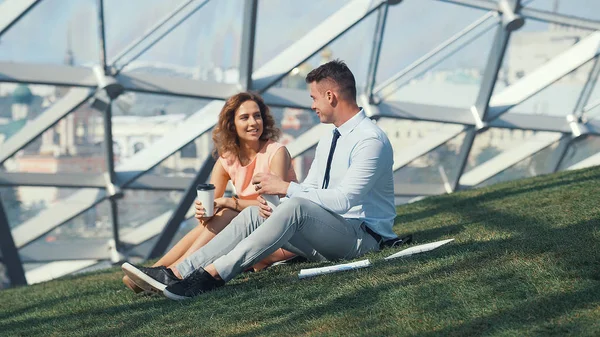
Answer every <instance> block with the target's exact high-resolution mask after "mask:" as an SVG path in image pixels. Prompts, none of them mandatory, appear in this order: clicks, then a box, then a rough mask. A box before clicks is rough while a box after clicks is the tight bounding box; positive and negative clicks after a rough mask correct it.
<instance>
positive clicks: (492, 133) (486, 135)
mask: <svg viewBox="0 0 600 337" xmlns="http://www.w3.org/2000/svg"><path fill="white" fill-rule="evenodd" d="M554 135H555V133H552V132H540V131H534V130H520V129H501V128H489V129H487V130H486V131H484V132H482V133H478V134H477V136H476V137H475V140H474V141H473V146H472V147H471V151H470V152H469V157H468V159H467V163H466V165H465V170H464V172H465V173H468V172H470V171H471V170H472V169H474V168H476V167H477V166H478V165H481V164H483V163H486V162H487V161H489V160H491V159H493V158H495V157H496V156H498V155H500V154H502V153H504V152H505V151H510V150H513V149H519V148H520V147H522V146H523V145H524V144H525V143H528V142H532V144H540V145H541V144H546V143H548V142H549V143H548V146H549V145H551V144H553V141H552V139H554V138H553V136H554Z"/></svg>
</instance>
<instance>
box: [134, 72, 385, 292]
mask: <svg viewBox="0 0 600 337" xmlns="http://www.w3.org/2000/svg"><path fill="white" fill-rule="evenodd" d="M306 82H307V83H308V84H309V86H310V96H311V98H312V100H313V103H312V106H311V108H312V109H313V110H314V111H315V112H316V113H317V116H319V119H320V120H321V122H322V123H326V124H333V125H334V126H335V129H334V130H332V133H331V134H328V135H327V136H325V137H323V138H322V139H321V140H320V141H319V143H318V145H317V150H316V153H315V159H314V161H313V163H312V165H311V167H310V170H309V172H308V175H307V177H306V179H305V181H304V182H303V183H302V184H297V183H294V182H291V183H287V182H284V181H283V180H281V179H279V178H278V177H277V176H275V175H272V174H258V175H256V176H255V177H254V178H253V183H254V184H255V188H256V190H257V191H258V192H259V193H260V194H278V195H286V196H288V197H289V200H287V201H286V202H284V203H282V204H281V205H279V206H278V207H277V208H276V209H275V210H272V209H270V208H269V206H268V205H267V203H266V202H264V199H262V198H259V200H260V206H259V207H249V208H246V209H244V211H242V212H241V213H240V214H239V215H238V216H237V217H236V218H235V219H233V220H232V222H231V223H230V224H229V225H228V226H227V227H226V228H225V229H224V230H223V231H222V232H220V233H219V234H218V235H217V236H216V237H215V238H214V239H213V240H211V241H210V242H209V243H208V244H207V245H205V246H204V247H202V248H201V249H200V250H198V251H197V252H196V253H194V254H192V255H191V256H190V257H188V258H187V259H186V260H185V261H183V262H182V263H181V264H179V265H177V267H176V268H175V269H174V270H173V271H171V270H169V269H166V268H164V267H157V268H144V267H134V266H132V265H129V264H126V265H124V267H123V269H124V270H125V272H126V273H127V274H128V275H129V276H130V277H131V278H132V279H133V280H134V281H135V282H136V283H142V284H143V285H144V286H146V287H147V286H148V285H150V286H151V287H152V288H154V289H156V290H157V291H161V290H163V294H164V295H165V296H167V297H168V298H171V299H174V300H182V299H186V298H190V297H193V296H196V295H198V294H200V293H203V292H206V291H210V290H212V289H214V288H217V287H219V286H222V285H223V284H225V282H227V281H229V280H231V279H232V278H234V277H235V276H236V275H238V274H239V273H241V272H242V271H244V270H245V269H246V268H248V267H250V266H252V265H253V264H255V263H256V262H257V261H260V260H261V259H263V258H264V257H266V256H268V255H269V254H271V253H272V252H274V251H275V250H277V249H279V248H282V247H283V248H285V249H288V250H290V251H292V252H294V253H296V254H298V255H301V256H304V257H306V258H308V259H309V260H317V261H323V260H338V259H352V258H355V257H358V256H360V255H363V254H364V253H367V252H369V251H375V250H378V249H379V247H380V244H381V243H382V242H383V241H386V240H389V239H393V238H395V237H396V235H395V234H394V232H393V231H392V225H393V221H394V218H395V216H396V211H395V208H394V181H393V175H392V164H393V155H392V154H393V153H392V147H391V145H390V142H389V140H388V138H387V136H386V135H385V133H384V132H383V131H382V130H381V129H380V128H379V127H378V126H377V125H375V124H374V123H373V122H372V121H371V120H370V119H369V118H367V117H366V116H365V113H364V111H363V110H362V109H361V108H360V107H358V105H357V103H356V83H355V80H354V75H353V74H352V72H351V71H350V69H348V67H347V66H346V64H345V63H344V62H342V61H331V62H329V63H326V64H323V65H321V66H320V67H318V68H316V69H314V70H313V71H311V72H310V73H309V74H308V75H307V77H306ZM180 278H183V280H180ZM143 288H144V287H143Z"/></svg>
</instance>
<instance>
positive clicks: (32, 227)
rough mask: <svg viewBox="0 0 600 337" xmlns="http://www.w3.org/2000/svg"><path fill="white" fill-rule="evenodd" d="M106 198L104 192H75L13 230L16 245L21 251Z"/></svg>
mask: <svg viewBox="0 0 600 337" xmlns="http://www.w3.org/2000/svg"><path fill="white" fill-rule="evenodd" d="M104 197H105V193H104V191H98V190H87V189H86V190H79V191H77V192H75V193H74V194H72V195H71V196H69V197H67V198H65V199H63V200H61V201H60V202H57V203H55V204H53V205H51V206H50V207H49V208H46V209H45V210H43V211H41V212H40V213H38V214H37V215H36V216H34V217H32V218H31V219H29V220H27V221H25V222H23V223H22V224H21V225H19V226H17V227H16V228H13V230H12V233H13V239H14V240H15V245H16V246H17V248H19V249H20V248H23V247H24V246H26V245H28V244H30V243H32V242H33V241H35V240H36V239H39V238H40V237H42V236H44V235H45V234H47V233H49V232H50V231H52V230H53V229H54V228H56V227H58V226H59V225H61V224H63V223H65V222H67V221H69V220H72V219H73V218H75V217H76V216H78V215H80V214H82V213H83V212H85V211H86V210H88V209H90V208H92V207H94V206H95V205H97V204H99V203H100V202H102V200H104Z"/></svg>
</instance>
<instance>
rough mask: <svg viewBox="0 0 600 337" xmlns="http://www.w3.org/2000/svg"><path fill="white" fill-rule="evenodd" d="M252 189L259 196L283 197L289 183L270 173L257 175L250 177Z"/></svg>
mask: <svg viewBox="0 0 600 337" xmlns="http://www.w3.org/2000/svg"><path fill="white" fill-rule="evenodd" d="M252 184H254V189H255V190H256V192H258V193H259V194H274V195H280V196H281V195H285V194H286V193H287V189H288V186H289V185H290V183H288V182H285V181H283V180H282V179H281V178H279V177H278V176H276V175H274V174H270V173H258V174H256V175H255V176H254V177H252Z"/></svg>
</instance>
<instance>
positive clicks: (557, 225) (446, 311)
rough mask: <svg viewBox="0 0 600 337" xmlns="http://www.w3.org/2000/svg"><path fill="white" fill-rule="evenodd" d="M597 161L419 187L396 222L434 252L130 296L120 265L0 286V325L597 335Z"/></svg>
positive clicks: (25, 331)
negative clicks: (475, 183) (486, 181)
mask: <svg viewBox="0 0 600 337" xmlns="http://www.w3.org/2000/svg"><path fill="white" fill-rule="evenodd" d="M599 178H600V169H598V168H593V169H587V170H582V171H575V172H567V173H560V174H558V175H549V176H543V177H538V178H533V179H527V180H521V181H515V182H510V183H505V184H499V185H494V186H490V187H488V188H483V189H478V190H471V191H465V192H460V193H456V194H452V195H445V196H439V197H434V198H428V199H426V200H423V201H420V202H418V203H414V204H411V205H406V206H402V207H399V208H398V217H397V219H396V227H395V230H396V231H397V232H398V233H408V232H410V233H413V234H414V236H415V241H416V242H415V243H426V242H431V241H436V240H441V239H446V238H455V239H456V240H455V241H454V242H451V243H449V244H448V245H446V246H443V247H441V248H439V249H437V250H435V251H432V252H429V253H423V254H419V255H416V256H413V257H409V258H404V259H396V260H393V261H390V262H383V261H381V259H382V258H383V257H385V256H387V255H390V254H392V253H393V252H395V251H396V250H394V249H388V250H385V251H383V252H379V253H376V254H370V255H368V257H369V258H371V259H372V260H375V266H373V267H371V268H366V269H362V270H358V271H351V272H345V273H339V274H333V275H325V276H319V277H316V278H313V279H308V280H299V279H298V277H297V274H298V271H299V270H300V269H301V268H306V267H308V266H311V267H313V266H317V265H316V264H293V265H288V266H277V267H273V268H271V269H269V270H267V271H265V272H260V273H255V274H244V275H242V276H240V277H238V278H236V279H235V280H234V281H232V282H231V283H230V284H228V285H227V286H225V287H223V288H221V289H219V290H218V291H215V292H212V293H209V294H205V295H202V296H200V297H198V298H197V299H195V300H192V301H187V302H183V303H182V302H172V301H169V300H167V299H164V298H161V297H143V296H136V295H134V294H133V293H131V292H129V291H128V290H126V289H125V288H124V286H123V285H122V284H121V283H120V278H121V276H122V274H121V272H120V270H118V269H117V268H113V269H110V270H106V271H102V272H96V273H92V274H86V275H83V276H77V277H68V278H65V279H62V280H56V281H51V282H47V283H43V284H39V285H34V286H30V287H22V288H14V289H9V290H5V291H1V292H0V335H2V336H13V335H44V336H64V335H74V336H84V335H87V336H89V335H92V336H100V335H106V336H117V335H119V336H127V335H131V336H166V335H175V336H182V335H193V336H210V335H219V336H223V335H232V336H246V335H249V336H252V335H257V336H258V335H261V336H262V335H274V336H287V335H311V336H312V335H331V336H338V335H364V336H379V335H389V336H438V335H444V336H448V335H450V336H465V335H494V336H515V335H518V336H521V335H544V336H546V335H558V336H564V335H574V336H598V335H600V179H599Z"/></svg>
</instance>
